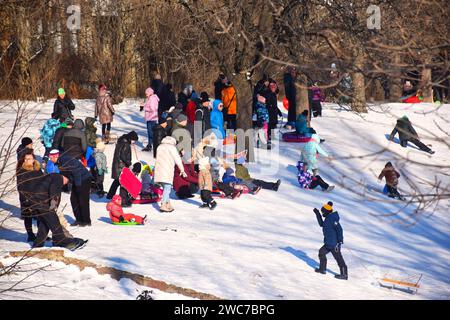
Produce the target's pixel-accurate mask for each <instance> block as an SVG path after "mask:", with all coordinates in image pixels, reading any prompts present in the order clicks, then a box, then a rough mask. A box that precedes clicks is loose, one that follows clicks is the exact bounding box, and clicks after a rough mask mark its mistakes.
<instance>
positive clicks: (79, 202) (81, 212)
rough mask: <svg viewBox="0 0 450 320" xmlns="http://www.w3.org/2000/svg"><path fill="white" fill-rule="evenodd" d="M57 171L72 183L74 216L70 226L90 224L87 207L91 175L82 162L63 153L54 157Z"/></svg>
mask: <svg viewBox="0 0 450 320" xmlns="http://www.w3.org/2000/svg"><path fill="white" fill-rule="evenodd" d="M56 161H57V163H56V164H57V165H58V168H59V171H60V173H61V174H62V175H64V176H65V177H67V178H68V179H69V180H70V182H71V183H72V191H71V193H70V204H71V205H72V211H73V214H74V216H75V220H76V221H75V222H74V223H72V224H71V226H80V227H86V226H90V225H91V212H90V207H89V201H90V198H89V196H90V192H91V180H92V176H91V174H90V172H89V170H87V169H86V168H85V167H84V166H83V164H82V163H81V162H80V161H79V160H78V159H76V158H73V157H71V156H70V155H67V154H63V155H62V156H60V157H57V158H56Z"/></svg>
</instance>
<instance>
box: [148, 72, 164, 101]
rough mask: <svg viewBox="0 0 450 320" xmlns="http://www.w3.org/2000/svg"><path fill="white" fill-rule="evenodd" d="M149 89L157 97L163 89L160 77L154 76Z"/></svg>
mask: <svg viewBox="0 0 450 320" xmlns="http://www.w3.org/2000/svg"><path fill="white" fill-rule="evenodd" d="M150 87H151V88H152V89H153V91H154V93H155V94H156V95H157V96H158V97H159V96H160V95H161V92H162V90H163V88H164V83H163V82H162V80H161V75H159V74H156V75H155V78H153V80H152V82H151V83H150Z"/></svg>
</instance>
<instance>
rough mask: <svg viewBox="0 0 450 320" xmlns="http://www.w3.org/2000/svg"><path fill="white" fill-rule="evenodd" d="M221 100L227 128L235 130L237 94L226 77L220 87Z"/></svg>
mask: <svg viewBox="0 0 450 320" xmlns="http://www.w3.org/2000/svg"><path fill="white" fill-rule="evenodd" d="M222 102H223V107H224V108H225V112H226V121H227V123H228V126H227V129H234V130H236V119H237V118H236V116H237V95H236V90H235V89H234V87H233V85H232V84H231V82H230V81H228V79H226V78H225V79H224V88H223V89H222Z"/></svg>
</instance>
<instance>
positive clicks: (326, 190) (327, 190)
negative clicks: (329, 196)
mask: <svg viewBox="0 0 450 320" xmlns="http://www.w3.org/2000/svg"><path fill="white" fill-rule="evenodd" d="M333 189H334V186H328V188H327V189H324V190H323V191H325V192H330V191H333Z"/></svg>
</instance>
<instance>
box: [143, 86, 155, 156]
mask: <svg viewBox="0 0 450 320" xmlns="http://www.w3.org/2000/svg"><path fill="white" fill-rule="evenodd" d="M145 96H146V97H147V100H145V104H144V106H143V109H144V112H145V121H146V123H147V135H148V144H147V146H146V147H145V148H144V149H142V151H152V149H153V127H154V126H155V125H156V124H157V123H158V104H159V97H158V96H157V95H156V94H155V92H154V91H153V89H152V88H151V87H149V88H147V89H146V90H145Z"/></svg>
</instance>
